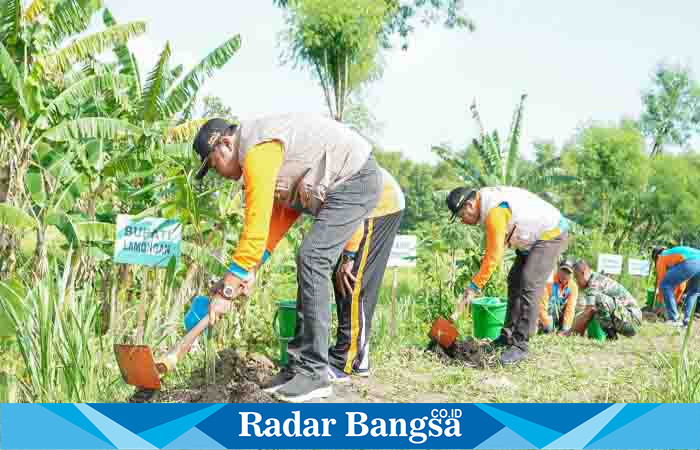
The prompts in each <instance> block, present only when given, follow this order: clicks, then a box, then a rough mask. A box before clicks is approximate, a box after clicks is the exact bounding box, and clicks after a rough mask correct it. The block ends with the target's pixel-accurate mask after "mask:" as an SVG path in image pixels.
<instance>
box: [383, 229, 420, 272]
mask: <svg viewBox="0 0 700 450" xmlns="http://www.w3.org/2000/svg"><path fill="white" fill-rule="evenodd" d="M417 248H418V239H417V238H416V237H415V236H409V235H397V236H396V238H395V239H394V246H393V247H391V255H390V256H389V262H388V264H387V267H416V250H417Z"/></svg>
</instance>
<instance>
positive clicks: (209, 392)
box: [129, 349, 277, 403]
mask: <svg viewBox="0 0 700 450" xmlns="http://www.w3.org/2000/svg"><path fill="white" fill-rule="evenodd" d="M274 373H275V367H274V364H273V363H272V362H271V361H270V360H269V359H267V358H265V357H263V356H257V355H254V356H252V357H247V358H243V357H241V356H240V355H239V354H238V353H237V352H236V351H235V350H232V349H227V350H223V351H222V352H220V353H219V354H218V358H217V362H216V380H217V382H216V383H214V384H209V383H207V378H206V370H205V368H201V369H198V370H196V371H194V372H193V373H192V377H191V378H190V380H189V382H188V383H186V385H187V388H173V389H168V388H165V389H163V390H162V391H159V392H153V391H147V392H145V391H140V392H136V393H135V394H134V395H133V396H132V397H131V398H130V399H129V401H130V402H132V403H142V402H157V403H275V402H277V400H275V399H274V398H273V397H272V396H270V395H269V394H267V393H266V392H264V391H263V390H262V389H261V388H260V385H262V384H263V383H264V381H265V379H267V377H269V376H271V375H274ZM219 380H220V381H219Z"/></svg>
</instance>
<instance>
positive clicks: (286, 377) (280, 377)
mask: <svg viewBox="0 0 700 450" xmlns="http://www.w3.org/2000/svg"><path fill="white" fill-rule="evenodd" d="M294 375H295V374H294V371H293V370H291V369H290V368H288V367H282V369H281V370H280V371H279V372H278V373H277V375H275V376H274V377H272V378H271V379H270V380H268V381H267V382H266V383H265V384H264V385H263V391H265V392H267V393H268V394H274V393H275V392H277V390H278V389H279V388H281V387H282V386H283V385H284V384H286V383H288V382H289V381H291V379H292V378H294Z"/></svg>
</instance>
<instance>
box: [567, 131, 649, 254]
mask: <svg viewBox="0 0 700 450" xmlns="http://www.w3.org/2000/svg"><path fill="white" fill-rule="evenodd" d="M562 158H563V160H564V167H565V168H566V169H567V170H568V171H569V172H570V173H572V174H574V175H576V177H577V180H578V182H577V183H576V184H575V185H573V186H571V189H570V193H571V197H569V199H568V200H569V201H568V202H567V204H566V209H567V212H568V216H569V217H570V218H572V219H573V220H575V221H576V222H578V223H580V224H582V225H583V226H586V227H596V228H599V229H600V230H601V232H602V233H604V234H606V235H608V236H610V237H612V238H614V245H613V246H614V247H615V248H616V249H617V248H618V247H619V246H620V245H621V243H622V242H624V241H625V239H627V238H629V237H630V235H631V234H632V232H633V231H634V230H635V229H636V227H637V226H638V224H639V223H640V220H641V217H642V215H643V212H644V210H643V208H641V206H640V205H641V201H642V196H643V194H644V193H645V192H646V190H647V186H648V179H649V173H650V170H649V158H648V157H647V155H646V153H645V151H644V138H643V136H642V134H641V133H640V131H639V129H638V127H637V125H636V123H634V122H631V121H622V122H621V123H619V124H592V125H589V126H587V127H585V128H584V129H582V130H581V131H580V132H579V134H578V135H577V137H576V138H575V140H574V142H573V143H572V144H571V145H570V146H567V147H566V148H565V149H564V152H563V156H562Z"/></svg>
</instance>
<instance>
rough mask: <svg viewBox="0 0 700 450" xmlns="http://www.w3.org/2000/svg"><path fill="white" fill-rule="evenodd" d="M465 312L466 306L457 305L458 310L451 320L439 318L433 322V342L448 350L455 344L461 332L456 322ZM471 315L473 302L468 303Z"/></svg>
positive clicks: (431, 335) (431, 334)
mask: <svg viewBox="0 0 700 450" xmlns="http://www.w3.org/2000/svg"><path fill="white" fill-rule="evenodd" d="M463 310H464V304H463V303H461V302H460V303H459V304H458V305H457V310H456V311H455V312H454V313H453V314H452V316H450V319H449V320H448V319H445V318H443V317H438V318H437V319H435V321H434V322H433V326H432V328H431V329H430V337H431V339H432V340H433V341H435V342H436V343H438V344H439V345H440V347H442V348H443V349H444V350H447V349H448V348H450V347H451V346H452V344H454V342H455V341H456V340H457V337H458V336H459V331H458V330H457V327H455V325H454V322H455V321H456V320H457V319H458V318H459V316H460V314H461V313H462V311H463ZM470 313H471V302H468V303H467V314H470Z"/></svg>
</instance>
